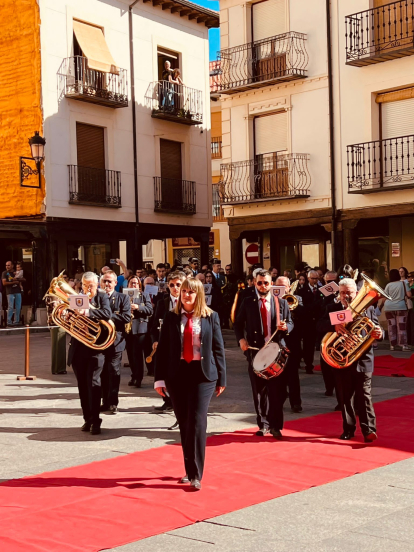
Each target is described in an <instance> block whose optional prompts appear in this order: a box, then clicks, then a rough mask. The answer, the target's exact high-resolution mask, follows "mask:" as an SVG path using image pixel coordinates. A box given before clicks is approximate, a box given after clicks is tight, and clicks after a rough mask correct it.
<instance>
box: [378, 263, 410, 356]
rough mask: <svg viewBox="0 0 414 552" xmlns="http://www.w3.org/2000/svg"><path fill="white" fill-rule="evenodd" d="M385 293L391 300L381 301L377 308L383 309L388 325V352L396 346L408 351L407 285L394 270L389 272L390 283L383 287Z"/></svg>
mask: <svg viewBox="0 0 414 552" xmlns="http://www.w3.org/2000/svg"><path fill="white" fill-rule="evenodd" d="M385 293H387V294H388V295H389V296H390V297H391V298H392V300H391V301H390V300H389V299H385V300H384V299H381V300H380V301H379V307H380V309H382V307H384V311H385V317H386V319H387V323H388V338H389V340H390V351H393V350H394V348H395V346H396V345H401V346H402V350H403V351H409V350H410V347H409V346H408V345H407V317H408V307H407V300H408V299H411V291H410V288H409V284H408V282H406V281H402V280H401V276H400V273H399V271H398V270H397V269H396V268H393V269H392V270H390V281H389V283H388V284H387V285H386V286H385Z"/></svg>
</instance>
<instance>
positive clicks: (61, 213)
mask: <svg viewBox="0 0 414 552" xmlns="http://www.w3.org/2000/svg"><path fill="white" fill-rule="evenodd" d="M129 4H130V2H123V1H122V0H111V1H101V0H59V1H55V0H39V5H40V15H41V21H42V25H41V47H42V99H43V110H44V134H45V136H46V139H47V146H46V148H47V149H46V160H45V176H46V213H47V216H49V217H52V216H53V217H69V218H88V219H95V220H117V221H127V222H134V221H135V210H134V176H133V174H134V166H133V149H132V108H131V101H130V98H131V94H130V84H131V82H130V81H131V76H130V70H129V69H130V58H129V35H128V5H129ZM133 13H134V15H133V24H134V51H135V79H136V80H135V86H136V89H135V90H136V91H135V93H136V102H137V155H138V190H139V219H140V222H147V223H154V224H180V225H182V224H188V225H189V226H191V225H197V226H200V225H201V226H210V225H211V163H210V112H209V81H208V29H207V27H205V25H204V24H197V23H196V22H195V21H189V20H188V19H187V18H185V17H180V16H179V14H178V13H176V14H171V13H170V12H169V11H168V10H162V9H161V7H160V6H159V7H153V6H152V4H143V3H141V2H140V3H138V4H137V5H136V6H135V8H134V11H133ZM73 18H77V19H80V20H83V21H86V22H88V23H93V24H96V25H99V26H102V27H103V29H104V33H105V39H106V41H107V43H108V46H109V49H110V51H111V53H112V55H113V57H114V59H115V61H116V63H117V64H118V65H119V67H121V68H124V69H127V71H128V85H129V92H128V95H129V106H128V107H127V108H120V109H112V108H109V107H102V106H97V105H93V104H91V103H86V102H81V101H75V100H71V99H67V98H64V97H63V98H59V97H58V92H57V88H58V85H57V83H58V77H57V72H58V70H59V67H60V64H61V63H62V60H63V59H64V58H66V57H70V56H72V55H73V39H72V36H73V26H72V22H73ZM157 46H162V47H164V48H168V49H172V50H175V51H177V52H179V53H180V54H181V67H182V78H183V80H184V83H185V85H186V86H188V87H190V88H194V89H197V90H201V91H202V94H203V124H202V125H199V126H191V127H190V126H187V125H181V124H178V123H174V122H167V121H160V120H156V119H153V118H152V117H151V109H150V108H149V107H148V105H147V104H146V101H145V94H146V92H147V89H148V86H149V85H150V83H151V82H153V81H156V80H158V69H157ZM77 121H81V122H84V123H89V124H94V125H98V126H103V127H105V129H106V130H105V142H106V168H107V169H109V170H117V171H121V173H122V174H121V180H122V192H121V194H122V208H120V209H107V208H102V207H89V206H78V205H69V203H68V199H69V191H68V190H69V177H68V168H67V165H69V164H73V165H76V164H77V159H76V122H77ZM161 137H162V138H164V139H167V140H177V141H180V142H182V143H183V144H184V145H183V179H185V180H193V181H195V182H196V185H197V189H196V190H197V213H196V214H195V215H192V216H184V215H170V214H160V213H154V185H153V177H154V176H160V159H159V143H160V138H161Z"/></svg>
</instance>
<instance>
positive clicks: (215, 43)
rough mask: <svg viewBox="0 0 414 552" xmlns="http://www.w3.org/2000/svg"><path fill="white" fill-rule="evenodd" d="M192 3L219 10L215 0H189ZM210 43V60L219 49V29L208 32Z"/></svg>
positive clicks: (214, 57) (213, 58)
mask: <svg viewBox="0 0 414 552" xmlns="http://www.w3.org/2000/svg"><path fill="white" fill-rule="evenodd" d="M191 1H192V2H194V4H198V5H199V6H203V7H204V8H208V9H210V10H216V11H219V10H220V7H219V3H218V1H217V0H191ZM208 37H209V43H210V61H213V60H215V59H217V51H218V50H220V29H210V30H209V33H208Z"/></svg>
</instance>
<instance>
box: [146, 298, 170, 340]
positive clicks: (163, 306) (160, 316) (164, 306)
mask: <svg viewBox="0 0 414 552" xmlns="http://www.w3.org/2000/svg"><path fill="white" fill-rule="evenodd" d="M154 310H155V312H154V316H153V317H152V320H151V330H150V331H151V340H152V342H153V343H155V342H158V341H159V340H160V330H159V327H160V320H164V316H165V315H166V313H167V312H168V311H169V310H170V294H169V293H167V294H165V295H164V297H163V298H162V299H161V300H160V301H158V302H157V304H156V306H155V309H154Z"/></svg>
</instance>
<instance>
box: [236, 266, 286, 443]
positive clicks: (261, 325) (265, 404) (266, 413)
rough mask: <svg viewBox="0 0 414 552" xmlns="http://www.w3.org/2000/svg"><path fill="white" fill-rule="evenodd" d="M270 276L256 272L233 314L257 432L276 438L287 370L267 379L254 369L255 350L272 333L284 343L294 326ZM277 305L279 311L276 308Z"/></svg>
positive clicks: (279, 429) (280, 434)
mask: <svg viewBox="0 0 414 552" xmlns="http://www.w3.org/2000/svg"><path fill="white" fill-rule="evenodd" d="M271 286H272V277H271V274H270V272H269V271H267V270H260V271H259V272H258V273H257V274H256V282H255V294H254V295H249V296H247V297H245V299H244V301H243V303H242V304H241V306H240V309H239V311H238V313H237V316H236V321H235V323H234V330H235V332H236V338H237V341H238V343H239V345H240V348H241V350H242V351H243V352H244V353H245V354H246V356H247V359H248V362H249V376H250V383H251V386H252V392H253V401H254V406H255V410H256V415H257V425H258V426H259V430H258V431H257V432H256V435H259V436H263V435H266V433H269V431H270V433H271V434H272V435H273V437H274V438H275V439H282V433H281V430H282V429H283V404H284V402H285V400H286V395H287V389H286V373H285V371H283V372H282V374H280V375H279V376H277V377H274V378H272V379H269V380H266V379H263V378H261V377H259V376H258V375H257V374H256V373H255V372H254V370H253V360H254V357H255V354H256V350H254V349H250V348H249V347H250V346H251V347H254V348H258V349H261V348H262V347H264V345H265V344H266V343H267V342H268V341H269V339H270V338H271V337H272V335H273V333H274V332H275V330H276V329H277V330H278V332H277V334H276V336H275V338H274V340H275V341H276V342H278V343H279V344H280V345H282V346H285V336H286V334H288V333H290V332H291V331H292V330H293V322H292V317H291V314H290V310H289V305H288V304H287V301H285V300H284V299H277V298H276V297H275V296H274V295H273V294H272V291H271ZM277 308H278V309H279V310H278V311H277V310H276V309H277Z"/></svg>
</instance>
